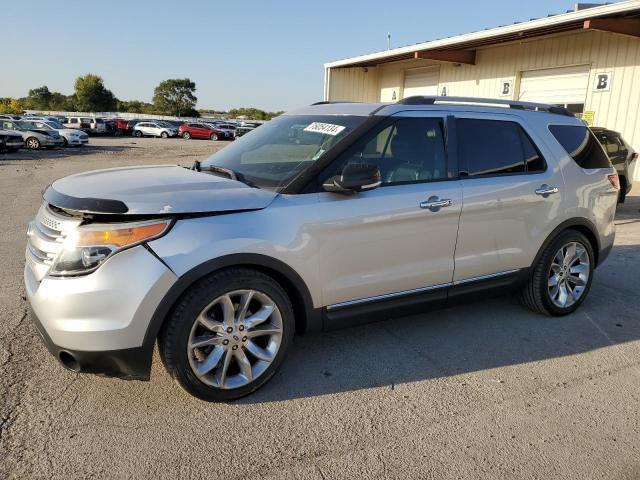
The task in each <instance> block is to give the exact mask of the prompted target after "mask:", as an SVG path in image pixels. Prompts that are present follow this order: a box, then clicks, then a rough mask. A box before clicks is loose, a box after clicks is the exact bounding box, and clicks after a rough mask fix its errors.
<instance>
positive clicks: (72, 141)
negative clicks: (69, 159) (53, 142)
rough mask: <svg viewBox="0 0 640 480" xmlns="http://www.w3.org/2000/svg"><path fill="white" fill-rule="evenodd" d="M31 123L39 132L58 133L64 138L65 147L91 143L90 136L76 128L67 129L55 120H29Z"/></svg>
mask: <svg viewBox="0 0 640 480" xmlns="http://www.w3.org/2000/svg"><path fill="white" fill-rule="evenodd" d="M29 123H30V124H31V125H33V126H34V127H35V128H37V129H38V130H49V131H54V132H58V134H59V135H60V137H62V144H63V146H64V147H67V146H72V147H81V146H82V145H86V144H87V143H89V135H87V134H86V133H85V132H83V131H82V130H79V129H76V128H65V126H64V125H62V124H61V123H59V122H57V121H54V120H29Z"/></svg>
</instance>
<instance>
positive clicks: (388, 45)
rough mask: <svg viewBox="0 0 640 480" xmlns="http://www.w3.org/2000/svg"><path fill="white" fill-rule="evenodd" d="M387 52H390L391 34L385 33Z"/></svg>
mask: <svg viewBox="0 0 640 480" xmlns="http://www.w3.org/2000/svg"><path fill="white" fill-rule="evenodd" d="M387 50H391V33H387Z"/></svg>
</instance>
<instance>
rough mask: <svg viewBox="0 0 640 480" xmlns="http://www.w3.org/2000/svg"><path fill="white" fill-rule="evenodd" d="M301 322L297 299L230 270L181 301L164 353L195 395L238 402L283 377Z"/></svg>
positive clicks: (166, 332) (248, 272)
mask: <svg viewBox="0 0 640 480" xmlns="http://www.w3.org/2000/svg"><path fill="white" fill-rule="evenodd" d="M243 305H245V307H244V308H243ZM243 312H245V313H246V315H245V314H244V313H243ZM252 320H253V321H252ZM294 322H295V320H294V316H293V308H292V306H291V301H290V300H289V297H288V296H287V294H286V292H285V291H284V290H283V288H282V287H281V286H280V285H279V284H278V283H277V282H276V281H275V280H273V279H272V278H271V277H269V276H267V275H265V274H263V273H261V272H258V271H256V270H252V269H248V268H240V267H238V268H230V269H227V270H222V271H219V272H216V273H213V274H212V275H209V276H208V277H205V278H203V279H202V280H200V281H198V282H197V283H196V284H194V285H193V286H192V287H191V288H189V289H188V290H187V292H186V293H185V294H184V295H183V296H182V298H181V299H180V300H179V301H178V302H177V304H176V305H175V306H174V308H173V310H172V313H171V315H170V317H169V318H168V319H167V321H166V323H165V325H164V326H163V328H162V331H161V333H160V335H159V337H158V345H159V349H160V355H161V358H162V361H163V363H164V365H165V368H166V369H167V371H168V372H169V374H170V375H171V376H172V377H173V378H174V379H175V380H176V381H177V382H178V384H179V385H180V386H181V387H182V388H184V389H185V390H186V391H187V392H189V393H190V394H192V395H194V396H196V397H198V398H200V399H202V400H206V401H213V402H226V401H230V400H235V399H238V398H240V397H244V396H245V395H248V394H250V393H252V392H254V391H255V390H257V389H258V388H260V387H261V386H263V385H264V384H265V383H266V382H267V381H268V380H269V379H270V378H271V377H272V376H273V375H274V374H275V373H276V371H277V369H278V367H279V366H280V364H281V363H282V361H283V360H284V357H285V355H286V353H287V351H288V350H289V347H290V345H291V342H292V340H293V333H294V330H295V328H294V326H295V325H294ZM195 344H200V345H198V346H196V345H195Z"/></svg>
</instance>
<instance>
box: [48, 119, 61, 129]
mask: <svg viewBox="0 0 640 480" xmlns="http://www.w3.org/2000/svg"><path fill="white" fill-rule="evenodd" d="M44 123H45V125H47V126H49V127H51V128H54V129H58V130H61V129H63V128H64V126H63V125H62V124H61V123H58V122H54V121H49V122H44Z"/></svg>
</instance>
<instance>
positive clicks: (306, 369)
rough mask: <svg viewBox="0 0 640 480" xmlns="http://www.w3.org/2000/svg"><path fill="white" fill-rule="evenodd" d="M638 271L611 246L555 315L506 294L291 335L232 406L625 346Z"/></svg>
mask: <svg viewBox="0 0 640 480" xmlns="http://www.w3.org/2000/svg"><path fill="white" fill-rule="evenodd" d="M638 200H640V198H638V197H636V199H635V200H634V201H632V202H630V203H629V204H626V205H625V206H624V207H623V208H621V209H620V210H621V212H620V215H619V216H620V217H621V218H622V220H621V223H626V222H628V221H638V219H640V215H639V214H638V207H639V206H640V201H638ZM638 271H640V244H632V245H617V246H615V247H614V249H613V251H612V252H611V254H610V257H609V258H608V259H607V261H606V262H605V263H604V264H603V265H602V266H600V267H599V268H598V270H597V271H596V275H595V277H594V281H593V284H592V288H591V292H590V294H589V296H588V297H587V299H586V300H585V302H584V304H583V305H582V306H581V308H580V309H578V310H577V311H576V312H575V313H573V314H571V315H568V316H566V317H561V318H555V317H546V316H543V315H538V314H535V313H533V312H530V311H529V310H527V309H525V308H524V307H522V306H521V305H520V304H519V302H518V301H517V300H516V299H515V298H514V297H512V296H507V297H501V298H494V299H491V300H485V301H483V302H476V303H471V304H466V305H461V306H457V307H450V308H447V309H443V310H439V311H433V312H429V313H425V314H420V315H416V316H412V317H405V318H398V319H393V320H388V321H384V322H379V323H375V324H371V325H367V326H364V327H353V328H348V329H344V330H338V331H333V332H328V333H319V334H314V335H308V336H303V337H299V338H296V339H295V341H294V344H293V347H292V350H291V352H290V354H289V356H288V358H287V359H286V360H285V362H284V364H283V366H282V368H281V370H280V372H279V373H278V374H277V375H276V376H275V377H274V378H273V379H272V380H271V381H270V382H269V383H268V384H267V385H266V386H265V387H264V388H262V389H261V390H259V391H257V392H255V393H253V394H252V395H251V396H249V397H246V398H244V399H242V400H240V401H239V403H240V404H243V403H244V404H254V403H263V402H274V401H283V400H289V399H295V398H305V397H314V396H320V395H329V394H333V393H338V392H348V391H354V390H360V389H367V388H374V387H381V386H387V387H389V388H395V385H398V384H403V383H408V382H416V381H421V380H429V379H435V378H442V377H450V376H454V375H461V374H466V373H471V372H477V371H481V370H487V369H492V368H498V367H505V366H510V365H519V364H527V363H532V362H537V361H542V360H546V359H551V358H558V357H565V356H570V355H577V354H581V353H585V352H589V351H593V350H596V349H601V348H607V347H611V346H612V345H616V344H622V343H626V342H632V341H635V340H638V339H640V315H639V314H638V313H637V306H638V304H639V300H640V286H639V285H638V281H637V280H638V279H637V272H638ZM634 279H635V280H634ZM533 368H536V367H534V366H532V369H533Z"/></svg>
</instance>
